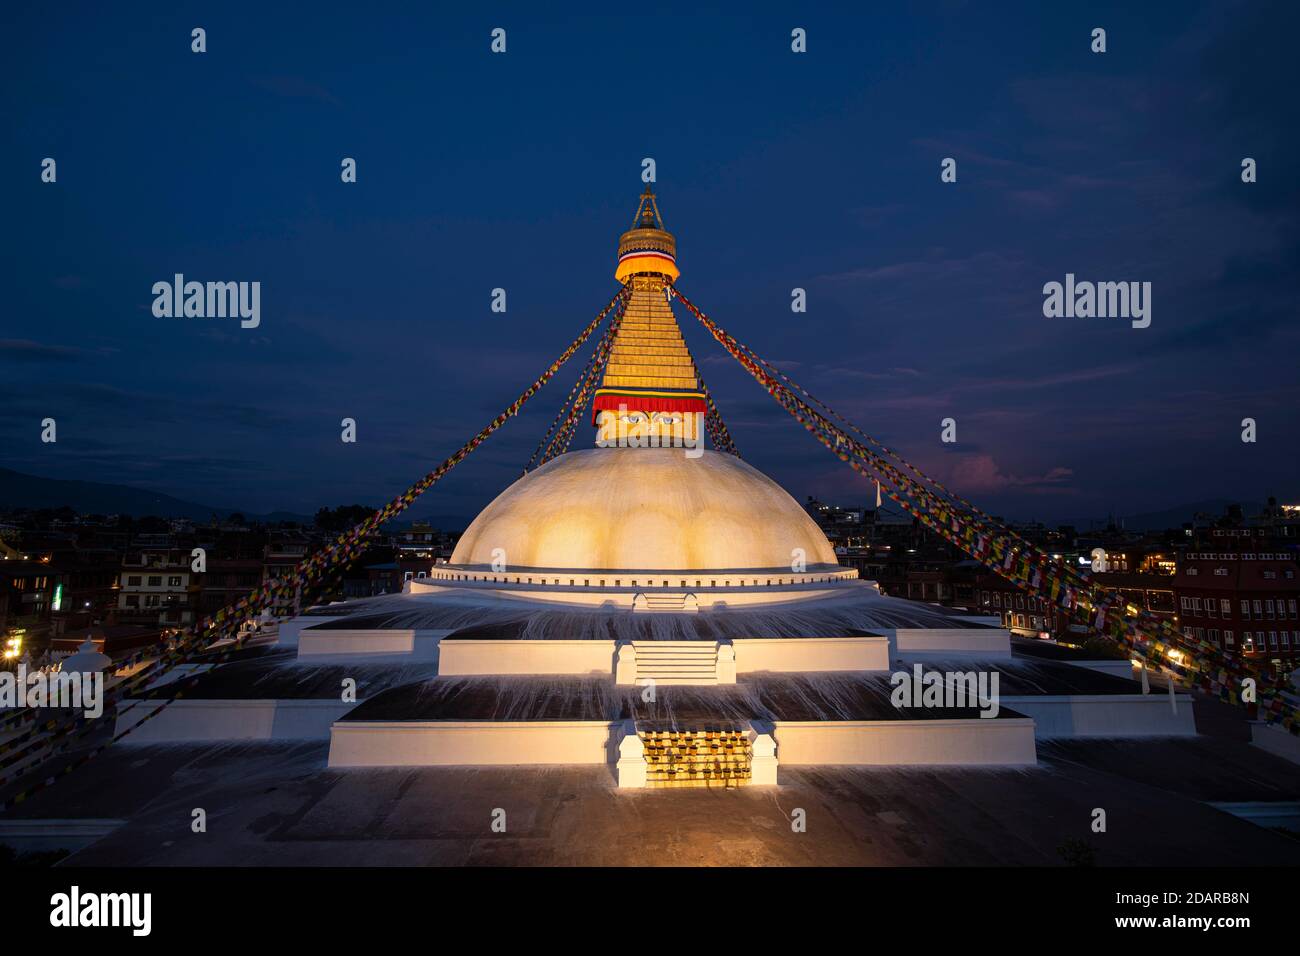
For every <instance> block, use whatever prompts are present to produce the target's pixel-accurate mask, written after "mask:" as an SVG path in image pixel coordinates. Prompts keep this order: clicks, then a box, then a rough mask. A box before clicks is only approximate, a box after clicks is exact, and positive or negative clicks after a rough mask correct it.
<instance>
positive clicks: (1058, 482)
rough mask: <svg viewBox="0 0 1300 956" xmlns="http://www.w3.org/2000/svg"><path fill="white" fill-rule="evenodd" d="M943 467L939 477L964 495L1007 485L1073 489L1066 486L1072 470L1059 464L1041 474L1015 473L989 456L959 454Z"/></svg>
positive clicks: (1027, 488) (1026, 488)
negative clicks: (943, 477)
mask: <svg viewBox="0 0 1300 956" xmlns="http://www.w3.org/2000/svg"><path fill="white" fill-rule="evenodd" d="M940 467H941V468H942V467H943V466H940ZM944 470H946V471H947V473H948V477H947V478H946V479H941V480H944V483H945V484H948V485H951V487H953V488H954V489H955V490H956V491H958V492H959V493H963V494H965V493H969V492H976V493H978V492H992V491H1003V490H1006V489H1009V488H1017V489H1021V490H1024V491H1029V492H1038V493H1042V492H1057V493H1060V492H1072V491H1073V489H1072V488H1070V487H1069V481H1070V479H1071V478H1073V477H1074V471H1073V469H1070V468H1065V467H1063V466H1059V465H1058V466H1057V467H1054V468H1049V469H1048V470H1047V471H1046V472H1044V473H1043V474H1041V475H1015V474H1010V473H1008V472H1005V471H1003V470H1002V468H1001V466H1000V465H998V463H997V461H996V460H995V459H994V458H993V456H992V455H961V456H958V457H957V458H955V459H954V460H953V463H952V464H951V465H949V466H948V467H947V468H946V469H944Z"/></svg>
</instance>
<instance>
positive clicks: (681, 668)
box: [632, 641, 718, 687]
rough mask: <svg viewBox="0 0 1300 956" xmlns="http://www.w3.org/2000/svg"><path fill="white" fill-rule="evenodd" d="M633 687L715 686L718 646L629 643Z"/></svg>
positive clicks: (683, 642)
mask: <svg viewBox="0 0 1300 956" xmlns="http://www.w3.org/2000/svg"><path fill="white" fill-rule="evenodd" d="M632 649H633V650H634V651H635V652H636V683H638V684H644V683H646V682H647V681H649V680H653V681H654V683H655V684H656V685H657V686H660V687H668V686H672V685H674V684H716V683H717V682H718V645H717V644H715V643H714V642H713V641H633V642H632Z"/></svg>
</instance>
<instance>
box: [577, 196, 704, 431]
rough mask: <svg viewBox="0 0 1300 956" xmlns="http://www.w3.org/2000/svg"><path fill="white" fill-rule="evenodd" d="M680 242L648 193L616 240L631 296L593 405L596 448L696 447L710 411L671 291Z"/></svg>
mask: <svg viewBox="0 0 1300 956" xmlns="http://www.w3.org/2000/svg"><path fill="white" fill-rule="evenodd" d="M680 274H681V273H680V271H679V270H678V268H677V240H676V239H675V238H674V237H673V234H672V233H671V232H668V230H666V229H665V228H664V223H663V218H662V217H661V216H660V215H659V204H658V203H657V202H656V201H655V196H654V193H653V191H652V190H651V189H650V187H649V186H646V188H645V192H644V193H642V194H641V202H640V203H639V204H638V205H637V210H636V215H635V216H634V217H633V219H632V228H631V229H629V230H628V231H627V232H625V233H623V235H621V236H620V237H619V240H618V268H617V269H616V271H615V272H614V278H616V279H618V280H619V281H620V282H622V283H623V284H624V285H625V286H628V287H629V288H630V290H631V296H630V297H629V299H628V303H627V308H626V310H625V312H624V315H623V321H622V324H621V325H620V326H619V330H618V333H617V335H615V337H614V343H613V346H612V347H611V351H610V356H609V363H608V364H607V365H606V366H605V375H604V378H603V380H602V381H601V384H600V388H598V389H597V390H596V394H595V397H594V399H593V402H592V420H593V424H595V425H596V426H597V428H598V429H599V431H598V433H597V440H596V443H597V444H598V445H608V444H617V443H620V442H619V441H618V439H620V438H631V439H633V440H634V441H633V443H635V441H636V440H638V439H644V438H651V437H653V438H661V439H669V438H678V437H679V438H683V439H685V441H686V442H687V443H690V442H693V441H698V440H699V437H700V435H701V434H702V432H703V427H702V425H703V418H704V413H705V408H706V403H705V397H704V392H703V390H702V389H701V388H700V382H699V375H698V374H697V372H696V370H695V361H694V359H692V358H691V353H690V351H689V350H688V349H687V347H686V342H685V340H684V339H683V338H682V332H681V329H680V328H678V326H677V320H676V318H674V316H673V313H672V310H671V309H670V308H669V307H668V295H667V293H668V290H669V287H670V286H671V284H672V283H673V282H674V281H675V280H676V279H677V277H678V276H679V275H680Z"/></svg>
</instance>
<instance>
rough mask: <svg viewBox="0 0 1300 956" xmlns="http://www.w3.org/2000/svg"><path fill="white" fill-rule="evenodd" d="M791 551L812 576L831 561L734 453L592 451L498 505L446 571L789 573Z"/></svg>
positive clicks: (789, 501)
mask: <svg viewBox="0 0 1300 956" xmlns="http://www.w3.org/2000/svg"><path fill="white" fill-rule="evenodd" d="M497 549H501V551H503V552H504V554H496V555H494V552H495V551H496V550H497ZM797 549H801V550H802V553H803V554H802V556H803V559H804V561H806V563H807V565H808V567H809V568H810V569H811V568H813V567H814V566H816V565H819V564H820V565H834V564H836V563H837V562H836V559H835V552H834V550H833V549H832V548H831V546H830V542H828V541H827V540H826V536H825V535H824V534H822V532H821V529H820V528H818V527H817V525H816V524H815V523H814V522H813V520H812V519H811V518H809V517H808V515H807V513H806V512H805V511H804V510H803V509H802V508H801V507H799V505H798V504H797V503H796V502H795V500H794V499H793V498H791V497H790V496H789V495H788V494H786V493H785V491H784V490H783V489H782V488H781V486H780V485H778V484H777V483H776V482H774V481H772V479H770V478H768V477H767V476H766V475H764V474H763V473H762V472H760V471H758V470H756V469H754V468H752V467H750V466H749V465H747V464H745V463H744V462H743V461H741V460H740V459H739V458H736V457H735V456H733V455H726V454H722V453H720V452H714V451H705V452H704V453H703V454H702V455H701V456H700V457H696V458H688V457H687V455H686V452H685V451H684V450H683V449H680V448H593V449H588V450H585V451H575V452H570V453H568V454H567V455H561V456H560V457H559V458H556V459H555V460H553V461H551V462H548V463H547V464H546V465H545V466H543V467H542V468H539V469H537V470H536V471H534V472H530V473H529V474H527V475H525V476H524V477H522V478H520V479H519V480H518V481H516V482H515V483H514V484H513V485H511V486H510V487H509V488H507V489H506V490H505V491H503V492H502V493H501V494H500V495H498V496H497V498H496V500H495V501H493V502H492V503H491V504H490V505H488V506H487V507H486V508H484V509H483V511H482V513H480V514H479V516H478V517H477V518H475V519H474V522H473V523H472V524H471V525H470V526H469V528H468V529H467V530H466V532H465V534H464V535H463V536H462V537H461V539H460V542H459V543H458V544H457V545H456V550H455V553H454V554H453V555H452V558H451V563H452V564H457V565H490V564H491V563H492V562H493V560H494V557H498V556H499V557H500V558H501V560H503V561H504V562H505V563H506V564H507V565H508V566H510V567H514V568H567V569H584V570H585V569H590V570H625V569H630V570H654V571H658V570H665V571H703V570H723V569H732V568H784V569H787V570H789V569H790V567H791V564H792V562H794V561H795V560H796V559H797V558H798V557H799V556H800V555H799V554H798V551H797Z"/></svg>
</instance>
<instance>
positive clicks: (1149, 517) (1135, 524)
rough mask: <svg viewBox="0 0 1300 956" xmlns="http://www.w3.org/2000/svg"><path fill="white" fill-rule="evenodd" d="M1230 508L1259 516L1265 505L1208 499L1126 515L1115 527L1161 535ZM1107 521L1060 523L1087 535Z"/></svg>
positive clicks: (1083, 520)
mask: <svg viewBox="0 0 1300 956" xmlns="http://www.w3.org/2000/svg"><path fill="white" fill-rule="evenodd" d="M1229 505H1241V509H1242V511H1243V512H1244V513H1245V514H1246V516H1247V517H1249V516H1250V515H1256V514H1259V513H1260V512H1261V511H1263V510H1264V505H1263V503H1262V502H1258V501H1237V500H1234V499H1232V498H1207V499H1206V500H1204V501H1193V502H1189V503H1188V504H1185V505H1179V506H1178V507H1176V508H1166V509H1165V510H1164V511H1146V512H1143V513H1142V514H1135V515H1125V516H1124V517H1122V518H1119V519H1118V520H1117V522H1116V523H1117V524H1118V523H1121V522H1122V523H1123V526H1124V527H1125V528H1126V529H1128V530H1130V531H1162V530H1164V529H1165V528H1181V527H1182V526H1183V525H1184V524H1186V523H1187V522H1189V521H1191V520H1192V518H1193V517H1195V516H1196V515H1198V514H1208V515H1213V516H1214V517H1216V518H1217V517H1219V516H1220V515H1222V514H1223V513H1224V511H1225V510H1226V509H1227V508H1228V506H1229ZM1107 520H1108V519H1106V518H1076V519H1073V520H1071V521H1062V522H1060V523H1061V524H1071V525H1074V526H1075V527H1076V528H1078V529H1079V530H1080V531H1086V530H1088V529H1089V528H1099V527H1100V528H1104V527H1105V526H1106V523H1107Z"/></svg>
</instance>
